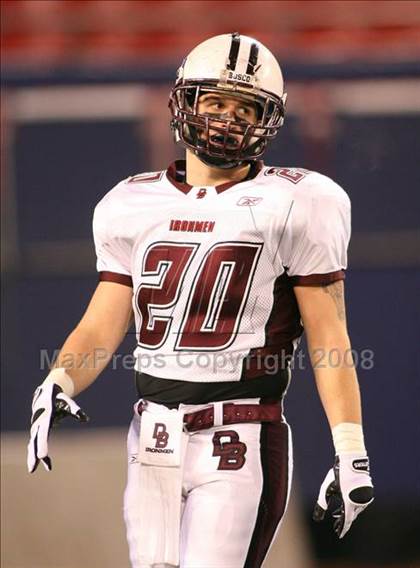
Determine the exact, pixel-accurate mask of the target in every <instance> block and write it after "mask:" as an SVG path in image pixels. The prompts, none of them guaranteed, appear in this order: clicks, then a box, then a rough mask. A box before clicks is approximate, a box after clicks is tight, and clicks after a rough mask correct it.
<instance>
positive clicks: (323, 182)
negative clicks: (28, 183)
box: [93, 162, 350, 383]
mask: <svg viewBox="0 0 420 568" xmlns="http://www.w3.org/2000/svg"><path fill="white" fill-rule="evenodd" d="M184 178H185V162H176V163H175V164H173V165H172V166H170V167H169V168H168V170H166V171H161V172H155V173H145V174H140V175H135V176H133V177H130V178H128V179H126V180H124V181H122V182H120V183H119V184H118V185H117V186H115V187H114V188H113V189H112V190H111V191H110V192H109V193H107V194H106V195H105V197H104V198H103V199H102V200H101V201H100V202H99V204H98V205H97V207H96V209H95V213H94V220H93V232H94V238H95V246H96V253H97V259H98V261H97V269H98V271H99V273H100V279H101V280H109V281H114V282H119V283H121V284H126V285H128V286H132V287H133V309H134V314H135V320H136V331H137V342H138V343H137V348H136V350H135V357H136V370H137V371H139V372H140V373H146V374H147V375H151V376H152V377H159V378H161V379H172V380H177V381H188V382H195V383H203V382H205V383H209V382H221V381H222V382H224V381H241V380H242V381H243V380H246V379H249V378H254V377H258V376H259V375H263V374H265V373H266V372H267V367H266V361H267V360H269V361H270V362H271V363H274V361H275V357H277V358H281V359H282V360H284V357H285V356H290V355H292V353H293V350H294V347H295V345H296V342H297V340H298V339H299V337H300V335H301V334H302V326H301V320H300V314H299V310H298V307H297V303H296V299H295V296H294V293H293V286H294V285H311V284H318V285H325V284H328V283H331V282H334V281H335V280H339V279H342V278H344V273H343V269H345V268H346V264H347V246H348V242H349V238H350V201H349V198H348V196H347V194H346V193H345V192H344V190H343V189H342V188H341V187H340V186H338V185H337V184H336V183H335V182H333V181H332V180H331V179H330V178H328V177H326V176H324V175H321V174H319V173H316V172H309V171H307V170H304V169H300V168H283V167H270V166H264V165H263V163H262V162H255V163H253V166H252V167H251V171H250V173H249V175H248V177H247V178H246V179H245V180H243V181H242V182H240V183H226V184H223V185H221V186H216V187H204V186H197V187H192V186H190V185H188V184H186V183H185V182H184V181H183V180H184ZM278 362H279V360H278V361H277V363H278ZM271 363H270V364H271ZM283 366H284V365H283Z"/></svg>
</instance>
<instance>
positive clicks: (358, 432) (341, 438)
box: [331, 422, 366, 456]
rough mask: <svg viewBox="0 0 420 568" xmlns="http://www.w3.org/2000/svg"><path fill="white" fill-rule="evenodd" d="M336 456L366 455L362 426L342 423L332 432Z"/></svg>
mask: <svg viewBox="0 0 420 568" xmlns="http://www.w3.org/2000/svg"><path fill="white" fill-rule="evenodd" d="M331 433H332V437H333V442H334V448H335V453H336V454H359V455H360V456H365V455H366V448H365V442H364V437H363V428H362V426H361V424H354V423H353V422H341V423H340V424H337V426H334V428H333V429H332V431H331Z"/></svg>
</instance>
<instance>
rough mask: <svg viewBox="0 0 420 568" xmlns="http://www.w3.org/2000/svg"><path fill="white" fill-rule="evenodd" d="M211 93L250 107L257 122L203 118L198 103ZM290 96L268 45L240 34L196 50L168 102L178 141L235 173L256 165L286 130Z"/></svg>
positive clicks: (215, 39)
mask: <svg viewBox="0 0 420 568" xmlns="http://www.w3.org/2000/svg"><path fill="white" fill-rule="evenodd" d="M206 93H222V94H228V95H230V96H232V94H234V96H235V97H239V98H242V99H246V100H247V101H248V102H249V101H251V102H252V103H253V104H254V105H255V108H256V111H257V122H256V123H250V122H247V121H245V120H241V119H240V118H239V119H238V118H237V117H236V116H235V117H233V118H232V116H229V117H227V116H226V115H223V114H219V115H217V114H216V115H215V114H214V113H211V114H210V113H205V114H204V113H201V114H200V113H199V112H198V101H199V98H200V96H201V95H202V94H206ZM286 96H287V95H286V93H285V92H284V83H283V75H282V72H281V69H280V66H279V64H278V63H277V60H276V58H275V57H274V55H273V54H272V53H271V52H270V51H269V50H268V49H267V48H266V47H265V46H264V45H262V44H261V43H260V42H258V41H257V40H255V39H253V38H251V37H247V36H243V35H240V34H239V33H233V34H224V35H219V36H216V37H212V38H210V39H208V40H206V41H204V42H203V43H200V44H199V45H198V46H197V47H196V48H195V49H193V50H192V51H191V53H190V54H189V55H188V56H187V57H186V58H185V59H184V61H183V63H182V65H181V67H180V68H179V70H178V76H177V80H176V83H175V86H174V88H173V89H172V91H171V94H170V99H169V108H170V109H171V113H172V121H171V126H172V128H173V130H174V133H175V140H176V141H177V142H180V143H181V144H182V145H183V146H185V147H187V148H189V149H191V150H192V151H193V152H194V153H195V154H196V155H197V156H198V157H199V158H200V159H201V160H202V161H203V162H205V163H206V164H208V165H212V166H217V167H221V168H232V167H235V166H237V165H238V164H240V163H242V162H244V161H249V160H256V159H257V158H259V157H260V156H261V155H262V154H263V153H264V150H265V148H266V146H267V142H268V141H269V140H271V139H272V138H274V137H275V136H276V134H277V132H278V130H279V128H280V126H281V125H282V124H283V121H284V110H285V104H286ZM238 134H239V135H240V136H238ZM233 135H236V136H233ZM238 138H239V141H238Z"/></svg>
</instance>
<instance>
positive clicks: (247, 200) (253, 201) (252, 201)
mask: <svg viewBox="0 0 420 568" xmlns="http://www.w3.org/2000/svg"><path fill="white" fill-rule="evenodd" d="M262 199H263V198H262V197H241V198H240V200H239V201H238V202H237V204H236V205H248V206H254V205H258V203H261V201H262Z"/></svg>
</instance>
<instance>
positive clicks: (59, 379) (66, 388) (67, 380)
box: [42, 367, 74, 398]
mask: <svg viewBox="0 0 420 568" xmlns="http://www.w3.org/2000/svg"><path fill="white" fill-rule="evenodd" d="M45 383H55V384H56V385H59V386H60V387H61V388H62V389H63V392H64V393H65V394H66V395H67V396H69V397H70V398H71V397H72V396H73V395H74V383H73V380H72V378H71V377H70V375H69V374H68V373H67V372H66V370H65V369H63V367H58V368H56V369H53V370H52V371H50V373H49V375H48V376H47V378H46V379H45V381H44V382H43V383H42V384H45Z"/></svg>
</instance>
